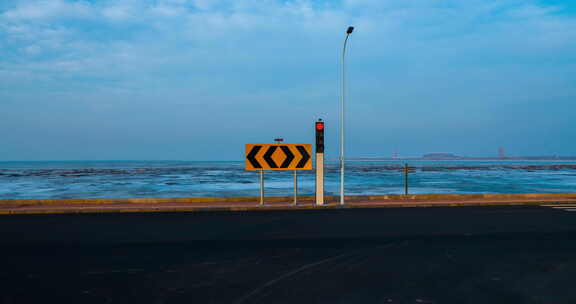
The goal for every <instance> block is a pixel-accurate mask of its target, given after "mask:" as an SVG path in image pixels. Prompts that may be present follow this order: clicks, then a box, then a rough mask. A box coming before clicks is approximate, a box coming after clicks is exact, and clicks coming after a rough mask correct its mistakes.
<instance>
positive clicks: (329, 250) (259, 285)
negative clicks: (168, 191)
mask: <svg viewBox="0 0 576 304" xmlns="http://www.w3.org/2000/svg"><path fill="white" fill-rule="evenodd" d="M574 208H575V207H573V206H569V205H567V206H564V207H562V208H552V207H545V206H487V207H434V208H377V209H371V208H367V209H365V208H358V209H329V210H299V211H296V212H295V211H286V210H276V211H274V210H269V211H259V212H254V211H250V212H248V211H247V212H196V213H135V214H80V215H5V216H0V237H1V239H2V242H3V246H2V248H3V250H2V251H1V252H2V253H1V254H0V256H1V257H2V261H3V264H4V265H3V269H2V272H1V274H0V281H1V282H3V283H2V284H1V287H0V288H1V289H0V291H1V292H0V302H1V303H45V302H48V303H575V302H576V293H574V292H573V290H574V289H573V286H574V281H575V279H574V278H575V277H576V242H575V240H576V212H572V211H569V210H574Z"/></svg>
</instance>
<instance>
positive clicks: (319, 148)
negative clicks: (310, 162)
mask: <svg viewBox="0 0 576 304" xmlns="http://www.w3.org/2000/svg"><path fill="white" fill-rule="evenodd" d="M315 128H316V205H317V206H322V205H324V122H322V119H319V120H318V121H317V122H316V124H315Z"/></svg>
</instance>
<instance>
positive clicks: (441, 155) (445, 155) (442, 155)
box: [422, 152, 462, 159]
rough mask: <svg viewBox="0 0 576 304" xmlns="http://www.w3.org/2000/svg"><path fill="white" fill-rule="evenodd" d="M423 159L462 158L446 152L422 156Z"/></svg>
mask: <svg viewBox="0 0 576 304" xmlns="http://www.w3.org/2000/svg"><path fill="white" fill-rule="evenodd" d="M422 158H423V159H461V158H462V157H460V156H458V155H455V154H453V153H447V152H432V153H426V154H424V155H422Z"/></svg>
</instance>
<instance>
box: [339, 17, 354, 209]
mask: <svg viewBox="0 0 576 304" xmlns="http://www.w3.org/2000/svg"><path fill="white" fill-rule="evenodd" d="M353 31H354V27H353V26H349V27H348V29H347V30H346V38H345V39H344V47H343V48H342V96H341V97H340V101H341V106H342V108H341V109H340V205H344V101H345V99H346V69H345V68H346V67H345V65H344V63H345V62H344V59H345V56H346V44H347V43H348V37H349V36H350V34H352V32H353Z"/></svg>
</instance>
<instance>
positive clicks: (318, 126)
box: [316, 122, 324, 131]
mask: <svg viewBox="0 0 576 304" xmlns="http://www.w3.org/2000/svg"><path fill="white" fill-rule="evenodd" d="M316 130H317V131H323V130H324V123H323V122H317V123H316Z"/></svg>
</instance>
